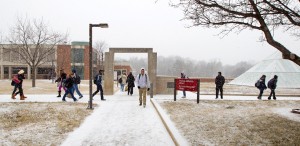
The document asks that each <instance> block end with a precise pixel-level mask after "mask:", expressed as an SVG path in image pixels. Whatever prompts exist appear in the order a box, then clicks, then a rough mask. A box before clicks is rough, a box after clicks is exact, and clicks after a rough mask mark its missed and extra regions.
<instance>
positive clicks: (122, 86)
mask: <svg viewBox="0 0 300 146" xmlns="http://www.w3.org/2000/svg"><path fill="white" fill-rule="evenodd" d="M124 85H125V84H121V91H122V92H124Z"/></svg>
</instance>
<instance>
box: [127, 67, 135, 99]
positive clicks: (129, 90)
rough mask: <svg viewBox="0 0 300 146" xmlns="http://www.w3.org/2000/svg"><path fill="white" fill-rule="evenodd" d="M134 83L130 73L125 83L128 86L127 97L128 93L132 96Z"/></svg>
mask: <svg viewBox="0 0 300 146" xmlns="http://www.w3.org/2000/svg"><path fill="white" fill-rule="evenodd" d="M134 81H135V78H134V76H133V75H132V72H130V73H129V75H128V76H127V80H126V82H127V84H128V95H129V93H130V95H132V94H133V87H135V85H134Z"/></svg>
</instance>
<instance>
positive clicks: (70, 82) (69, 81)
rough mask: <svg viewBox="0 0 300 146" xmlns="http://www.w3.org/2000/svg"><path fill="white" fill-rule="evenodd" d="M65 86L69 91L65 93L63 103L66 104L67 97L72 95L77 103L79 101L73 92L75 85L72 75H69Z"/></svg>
mask: <svg viewBox="0 0 300 146" xmlns="http://www.w3.org/2000/svg"><path fill="white" fill-rule="evenodd" d="M64 84H65V87H66V88H67V90H66V92H65V94H64V96H63V98H62V101H64V102H65V101H66V96H67V95H68V94H71V97H72V98H73V100H74V102H75V101H77V99H76V98H75V97H74V94H73V92H72V90H73V84H74V81H73V78H72V74H69V75H68V78H67V79H66V80H65V82H64Z"/></svg>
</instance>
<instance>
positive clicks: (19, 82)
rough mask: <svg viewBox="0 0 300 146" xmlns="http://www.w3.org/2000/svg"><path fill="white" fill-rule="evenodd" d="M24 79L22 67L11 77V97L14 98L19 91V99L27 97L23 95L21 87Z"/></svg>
mask: <svg viewBox="0 0 300 146" xmlns="http://www.w3.org/2000/svg"><path fill="white" fill-rule="evenodd" d="M24 79H25V76H24V70H22V69H21V70H20V71H19V72H18V75H15V76H14V77H13V79H12V81H13V83H14V86H15V87H14V90H13V92H12V96H11V98H12V99H16V98H15V96H16V95H17V94H19V93H20V100H25V98H27V97H25V96H24V93H23V88H22V84H23V80H24ZM17 89H18V90H19V91H18V92H16V91H17Z"/></svg>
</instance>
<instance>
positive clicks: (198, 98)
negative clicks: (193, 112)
mask: <svg viewBox="0 0 300 146" xmlns="http://www.w3.org/2000/svg"><path fill="white" fill-rule="evenodd" d="M199 101H200V79H198V80H197V104H199Z"/></svg>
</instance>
